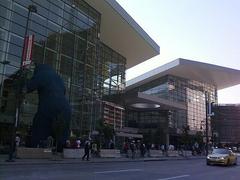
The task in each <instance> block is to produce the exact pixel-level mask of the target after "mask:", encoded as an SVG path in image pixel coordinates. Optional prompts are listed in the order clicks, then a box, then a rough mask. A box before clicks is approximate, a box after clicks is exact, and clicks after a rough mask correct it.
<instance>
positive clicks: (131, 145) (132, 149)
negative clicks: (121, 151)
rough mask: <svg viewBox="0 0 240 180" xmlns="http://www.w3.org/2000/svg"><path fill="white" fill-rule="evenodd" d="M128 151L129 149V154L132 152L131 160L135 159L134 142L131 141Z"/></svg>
mask: <svg viewBox="0 0 240 180" xmlns="http://www.w3.org/2000/svg"><path fill="white" fill-rule="evenodd" d="M130 149H131V152H132V159H134V158H135V153H136V145H135V141H132V142H131V144H130Z"/></svg>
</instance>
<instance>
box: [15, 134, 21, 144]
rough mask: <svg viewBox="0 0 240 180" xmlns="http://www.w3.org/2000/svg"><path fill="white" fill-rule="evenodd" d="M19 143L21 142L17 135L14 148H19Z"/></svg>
mask: <svg viewBox="0 0 240 180" xmlns="http://www.w3.org/2000/svg"><path fill="white" fill-rule="evenodd" d="M20 142H21V138H20V136H19V135H18V134H17V136H16V137H15V143H16V147H19V146H20Z"/></svg>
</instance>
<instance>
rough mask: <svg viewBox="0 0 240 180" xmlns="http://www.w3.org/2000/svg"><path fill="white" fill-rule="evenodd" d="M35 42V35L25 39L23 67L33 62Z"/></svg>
mask: <svg viewBox="0 0 240 180" xmlns="http://www.w3.org/2000/svg"><path fill="white" fill-rule="evenodd" d="M33 42H34V35H29V36H26V37H25V39H24V46H23V61H22V67H25V66H27V65H29V64H31V62H32V48H33Z"/></svg>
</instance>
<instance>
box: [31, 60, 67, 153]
mask: <svg viewBox="0 0 240 180" xmlns="http://www.w3.org/2000/svg"><path fill="white" fill-rule="evenodd" d="M34 90H37V91H38V95H39V104H38V110H37V113H36V114H35V116H34V119H33V125H32V142H31V143H32V147H37V146H39V144H41V142H43V141H45V140H47V138H48V137H49V136H53V137H56V133H55V132H54V131H55V130H56V129H54V128H55V127H54V122H58V123H59V122H60V123H61V124H62V125H63V126H62V129H61V132H60V135H59V137H58V142H57V143H58V148H59V149H60V150H59V151H61V150H62V147H63V145H64V143H65V142H66V140H67V139H68V137H69V134H70V133H69V132H70V131H69V124H70V119H71V108H70V105H69V102H68V100H67V99H66V98H65V91H66V89H65V86H64V82H63V80H62V79H61V77H60V76H59V75H58V74H57V73H56V72H55V71H54V70H53V68H52V67H51V66H49V65H47V64H38V65H36V67H35V69H34V73H33V77H32V78H31V79H30V80H29V81H27V92H28V93H29V92H32V91H34Z"/></svg>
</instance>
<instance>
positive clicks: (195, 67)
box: [126, 59, 240, 91]
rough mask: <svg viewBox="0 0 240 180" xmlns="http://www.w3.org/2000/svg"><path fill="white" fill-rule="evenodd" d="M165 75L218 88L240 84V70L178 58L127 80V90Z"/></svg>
mask: <svg viewBox="0 0 240 180" xmlns="http://www.w3.org/2000/svg"><path fill="white" fill-rule="evenodd" d="M165 75H174V76H178V77H182V78H186V79H191V80H196V81H199V82H204V83H208V84H212V85H214V86H216V88H217V90H221V89H224V88H228V87H231V86H234V85H238V84H240V70H236V69H231V68H226V67H222V66H217V65H212V64H207V63H202V62H196V61H190V60H186V59H177V60H175V61H172V62H170V63H167V64H165V65H163V66H160V67H158V68H156V69H154V70H152V71H149V72H147V73H145V74H143V75H141V76H138V77H136V78H134V79H132V80H130V81H127V87H126V91H128V90H130V89H132V88H134V87H138V86H140V85H142V84H145V83H148V82H150V81H152V80H155V79H158V78H160V77H163V76H165Z"/></svg>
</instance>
